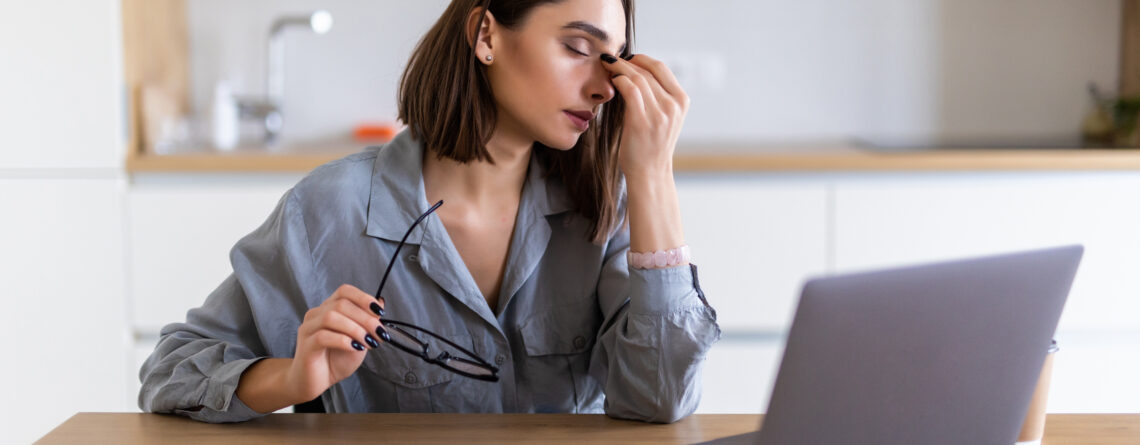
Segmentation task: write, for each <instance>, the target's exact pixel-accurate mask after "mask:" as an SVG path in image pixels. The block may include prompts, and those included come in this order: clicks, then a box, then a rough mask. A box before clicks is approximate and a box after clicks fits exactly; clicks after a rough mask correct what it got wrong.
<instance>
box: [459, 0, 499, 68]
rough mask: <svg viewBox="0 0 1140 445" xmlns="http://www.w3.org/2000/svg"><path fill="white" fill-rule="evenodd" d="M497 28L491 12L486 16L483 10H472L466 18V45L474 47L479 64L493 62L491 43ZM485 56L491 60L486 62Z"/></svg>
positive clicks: (493, 49)
mask: <svg viewBox="0 0 1140 445" xmlns="http://www.w3.org/2000/svg"><path fill="white" fill-rule="evenodd" d="M480 19H481V20H480ZM497 27H498V24H497V23H495V16H494V15H492V14H491V11H487V14H486V15H484V14H483V8H475V9H472V10H471V14H469V15H468V16H467V26H466V28H465V29H464V31H465V32H464V36H466V37H467V44H468V45H471V46H472V47H474V49H475V57H477V58H478V59H479V62H481V63H484V64H487V65H490V64H491V61H493V60H494V59H493V57H494V53H495V48H494V45H493V44H492V42H493V40H494V39H493V37H494V35H495V33H496V32H497V29H496V28H497ZM487 56H491V57H492V60H487Z"/></svg>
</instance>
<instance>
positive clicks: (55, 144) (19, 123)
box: [0, 0, 126, 169]
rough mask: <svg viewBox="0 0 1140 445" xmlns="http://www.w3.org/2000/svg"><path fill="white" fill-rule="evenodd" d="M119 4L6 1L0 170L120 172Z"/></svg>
mask: <svg viewBox="0 0 1140 445" xmlns="http://www.w3.org/2000/svg"><path fill="white" fill-rule="evenodd" d="M118 17H119V2H118V1H117V0H94V1H79V2H74V1H73V2H67V3H66V4H60V3H58V2H26V3H20V4H14V3H11V2H7V3H6V4H5V8H4V19H3V21H2V22H0V23H2V25H0V42H5V44H4V49H3V51H2V53H3V56H2V58H0V60H3V62H0V63H2V65H3V68H0V98H2V99H0V122H2V123H3V124H0V125H3V129H4V132H3V135H4V144H3V146H2V147H0V168H102V169H121V168H122V165H123V155H124V154H125V153H126V150H125V149H124V146H125V142H124V137H123V134H124V133H125V131H124V128H123V126H124V122H123V116H124V114H125V112H124V111H123V104H124V102H125V100H124V96H123V91H122V88H121V86H122V85H123V76H122V74H121V73H122V58H121V57H120V54H119V53H120V48H122V45H121V42H120V38H119V37H120V36H121V32H122V30H121V29H120V28H119V20H118Z"/></svg>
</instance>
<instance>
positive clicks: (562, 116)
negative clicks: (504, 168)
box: [480, 0, 626, 150]
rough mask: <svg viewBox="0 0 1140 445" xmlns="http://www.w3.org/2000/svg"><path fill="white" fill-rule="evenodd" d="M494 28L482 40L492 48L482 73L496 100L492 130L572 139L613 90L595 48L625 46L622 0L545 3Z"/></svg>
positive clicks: (557, 141)
mask: <svg viewBox="0 0 1140 445" xmlns="http://www.w3.org/2000/svg"><path fill="white" fill-rule="evenodd" d="M496 28H497V29H496V32H493V33H491V34H490V41H491V46H490V48H482V49H483V50H488V49H489V53H490V54H493V55H494V59H493V62H492V63H491V64H490V66H488V67H487V75H488V78H489V80H490V82H491V88H492V90H493V91H494V95H495V102H496V103H497V106H498V113H499V114H498V124H497V125H498V126H497V128H496V132H505V133H507V134H509V135H510V136H508V137H511V138H512V139H513V138H520V139H529V140H533V141H538V142H541V143H542V144H544V145H546V146H548V147H551V148H558V149H563V150H567V149H570V148H572V147H574V145H575V144H576V143H577V141H578V138H579V136H581V135H582V133H584V132H585V131H586V127H587V126H589V125H594V124H595V122H594V119H593V118H592V117H593V116H597V113H598V111H599V110H600V108H601V107H600V106H601V105H602V104H604V103H606V102H608V101H609V100H610V99H612V98H613V97H614V94H615V92H614V87H613V84H612V83H610V77H609V74H608V72H607V71H606V69H605V68H604V67H602V65H601V64H602V63H603V62H602V61H601V60H600V58H599V55H600V54H601V53H603V52H604V53H609V54H619V53H620V52H621V50H622V49H623V48H624V47H625V44H626V35H625V10H624V8H623V7H622V3H621V0H565V1H563V2H560V3H550V4H545V5H542V6H538V7H535V8H534V9H532V10H531V11H530V13H529V14H528V16H527V18H526V20H525V21H523V22H522V23H521V24H520V25H519V26H517V27H516V28H515V29H514V30H508V29H505V28H504V27H502V26H496ZM480 57H485V56H483V55H480ZM575 114H580V115H583V116H581V117H577V116H574V115H575ZM504 136H505V135H504Z"/></svg>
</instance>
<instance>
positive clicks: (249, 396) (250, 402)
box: [235, 358, 308, 414]
mask: <svg viewBox="0 0 1140 445" xmlns="http://www.w3.org/2000/svg"><path fill="white" fill-rule="evenodd" d="M292 362H293V359H289V358H267V359H262V360H260V361H258V362H257V363H254V364H253V365H252V366H250V367H249V368H246V370H245V372H243V373H242V375H241V380H240V381H238V387H237V391H236V393H235V395H236V396H237V397H238V398H239V399H241V401H242V403H245V405H246V406H248V407H249V408H250V409H252V410H254V411H257V412H259V413H262V414H266V413H271V412H274V411H277V410H279V409H281V408H285V407H287V406H291V405H295V404H298V403H302V402H307V401H308V400H296V397H295V396H293V395H292V394H291V393H289V391H288V390H287V389H286V388H288V387H289V386H288V385H287V383H286V376H287V374H288V371H289V366H290V365H292Z"/></svg>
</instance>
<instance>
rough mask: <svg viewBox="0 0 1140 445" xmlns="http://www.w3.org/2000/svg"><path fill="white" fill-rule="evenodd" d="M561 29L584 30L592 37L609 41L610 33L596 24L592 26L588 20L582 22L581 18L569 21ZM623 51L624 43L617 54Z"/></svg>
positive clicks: (604, 41)
mask: <svg viewBox="0 0 1140 445" xmlns="http://www.w3.org/2000/svg"><path fill="white" fill-rule="evenodd" d="M562 29H577V30H579V31H584V32H585V33H586V34H589V35H591V36H594V38H596V39H598V40H601V41H602V43H610V35H609V34H607V33H606V32H605V31H602V30H601V29H600V28H598V27H597V26H594V25H592V24H590V23H588V22H583V21H581V20H575V21H573V22H570V23H567V24H565V25H563V26H562ZM623 52H625V44H622V45H621V48H619V49H618V53H619V54H620V53H623Z"/></svg>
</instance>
